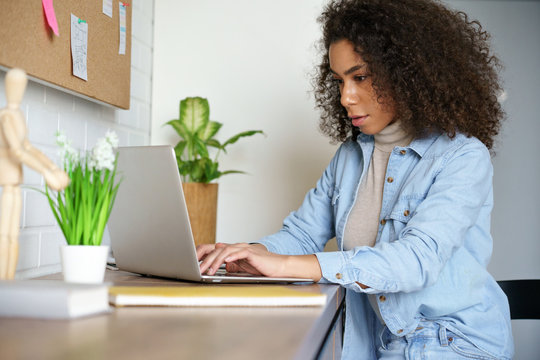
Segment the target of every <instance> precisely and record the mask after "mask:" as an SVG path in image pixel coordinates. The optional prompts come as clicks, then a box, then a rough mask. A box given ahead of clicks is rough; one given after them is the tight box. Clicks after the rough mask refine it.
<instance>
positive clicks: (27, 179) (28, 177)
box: [23, 166, 41, 187]
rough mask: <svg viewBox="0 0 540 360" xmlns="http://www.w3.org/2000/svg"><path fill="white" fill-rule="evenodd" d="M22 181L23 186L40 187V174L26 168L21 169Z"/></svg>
mask: <svg viewBox="0 0 540 360" xmlns="http://www.w3.org/2000/svg"><path fill="white" fill-rule="evenodd" d="M23 179H24V180H23V182H24V185H28V186H33V187H37V186H41V174H40V173H38V172H37V171H35V170H33V169H31V168H29V167H28V166H24V167H23Z"/></svg>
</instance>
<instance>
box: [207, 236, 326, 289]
mask: <svg viewBox="0 0 540 360" xmlns="http://www.w3.org/2000/svg"><path fill="white" fill-rule="evenodd" d="M197 258H198V259H199V260H202V263H201V264H200V269H201V273H203V274H204V273H206V274H208V275H214V274H215V273H216V271H217V270H218V269H219V267H220V266H221V264H226V268H227V271H228V272H247V273H250V274H254V275H263V276H269V277H296V278H310V279H313V280H314V281H319V280H320V278H321V276H322V275H321V269H320V266H319V261H318V260H317V258H316V256H315V255H296V256H289V255H279V254H274V253H271V252H269V251H268V250H266V247H265V246H264V245H261V244H251V245H250V244H247V243H237V244H223V243H217V244H215V245H214V244H204V245H199V246H197Z"/></svg>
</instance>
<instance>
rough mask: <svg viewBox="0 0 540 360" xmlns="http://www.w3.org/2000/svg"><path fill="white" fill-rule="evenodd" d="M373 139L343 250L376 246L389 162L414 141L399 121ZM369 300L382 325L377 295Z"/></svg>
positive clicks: (347, 226) (344, 237)
mask: <svg viewBox="0 0 540 360" xmlns="http://www.w3.org/2000/svg"><path fill="white" fill-rule="evenodd" d="M374 138H375V148H374V149H373V155H372V157H371V162H370V163H369V167H368V170H367V173H366V174H365V175H364V177H363V179H362V182H361V184H360V186H359V187H358V194H357V196H356V202H355V203H354V205H353V208H352V209H351V212H350V214H349V218H348V220H347V225H346V226H345V233H344V236H343V249H344V250H351V249H353V248H355V247H357V246H373V245H375V240H376V238H377V232H378V230H379V216H380V213H381V205H382V194H383V189H384V179H385V177H386V176H385V175H386V167H387V165H388V159H389V158H390V154H391V153H392V150H393V149H394V147H396V146H400V147H403V146H407V145H408V144H409V143H410V142H411V140H412V137H411V136H409V135H408V134H407V133H406V132H405V131H404V130H403V129H402V128H401V125H400V123H399V122H395V123H393V124H390V125H388V126H387V127H385V128H384V129H383V130H381V132H379V133H378V134H375V135H374ZM368 298H369V301H370V303H371V305H372V307H373V309H374V310H375V312H376V313H377V315H378V317H379V319H380V320H381V322H382V317H381V316H380V312H379V307H378V305H377V301H376V296H375V295H369V296H368Z"/></svg>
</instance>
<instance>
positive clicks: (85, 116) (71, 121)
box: [0, 0, 154, 279]
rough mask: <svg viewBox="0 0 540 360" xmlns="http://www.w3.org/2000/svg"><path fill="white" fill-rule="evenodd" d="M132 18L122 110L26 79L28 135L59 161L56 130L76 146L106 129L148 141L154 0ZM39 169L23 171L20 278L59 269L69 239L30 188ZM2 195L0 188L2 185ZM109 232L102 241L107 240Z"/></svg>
mask: <svg viewBox="0 0 540 360" xmlns="http://www.w3.org/2000/svg"><path fill="white" fill-rule="evenodd" d="M132 5H133V18H132V27H133V31H132V49H131V50H132V51H131V106H130V110H120V109H116V108H112V107H110V106H107V105H101V104H97V103H94V102H91V101H88V100H85V99H82V98H80V97H77V96H74V95H70V94H67V93H65V92H62V91H59V90H56V89H53V88H50V87H48V86H45V85H41V84H38V83H35V82H33V81H29V82H28V86H27V89H26V92H25V96H24V99H23V103H22V104H21V109H22V111H23V112H24V114H25V115H26V121H27V126H28V138H29V140H30V141H31V142H32V144H33V145H34V146H36V147H37V148H38V149H40V150H41V151H42V152H44V153H45V154H46V155H47V156H49V157H50V158H52V159H54V160H55V161H56V162H57V163H58V161H57V159H58V156H57V148H56V145H55V133H56V131H57V130H59V129H60V130H64V131H65V132H66V134H67V136H68V138H69V139H70V140H71V141H72V144H73V146H74V147H76V148H79V149H80V150H87V149H91V148H92V147H93V146H94V144H95V142H96V140H97V139H98V138H99V137H102V136H103V135H104V134H105V132H106V130H107V129H110V130H114V131H115V132H116V133H117V134H118V137H119V139H120V146H134V145H147V144H149V143H150V128H151V126H150V115H151V89H152V86H151V85H152V52H153V33H152V32H153V28H154V24H153V19H154V15H153V14H154V0H135V1H133V3H132ZM4 79H5V72H4V71H1V70H0V84H1V86H0V108H1V107H4V106H5V103H6V100H5V89H4ZM43 184H44V182H43V179H42V177H41V175H40V174H38V173H36V172H35V171H33V170H31V169H28V168H25V169H24V186H23V187H22V196H23V210H22V214H21V231H20V236H19V261H18V264H17V273H16V278H19V279H20V278H31V277H36V276H41V275H46V274H50V273H55V272H58V271H60V270H61V268H60V255H59V246H60V245H61V244H64V243H65V240H64V238H63V235H62V233H61V231H60V229H59V228H58V226H57V225H56V223H55V220H54V217H53V216H52V212H51V210H50V208H49V205H48V203H47V201H46V198H45V197H44V196H43V195H42V194H40V193H38V192H37V191H35V190H32V189H31V187H38V188H42V187H43ZM0 194H1V188H0ZM107 238H108V236H107V234H105V236H104V239H105V240H104V241H107V240H108V239H107Z"/></svg>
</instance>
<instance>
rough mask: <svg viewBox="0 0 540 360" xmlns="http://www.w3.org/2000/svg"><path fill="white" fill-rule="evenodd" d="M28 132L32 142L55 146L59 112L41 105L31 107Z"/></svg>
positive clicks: (29, 109)
mask: <svg viewBox="0 0 540 360" xmlns="http://www.w3.org/2000/svg"><path fill="white" fill-rule="evenodd" d="M27 131H28V139H29V140H30V142H32V143H36V144H42V145H54V144H55V143H56V139H55V135H56V132H57V131H58V111H54V110H52V109H51V108H49V107H46V106H44V105H40V104H31V105H29V106H28V129H27Z"/></svg>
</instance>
